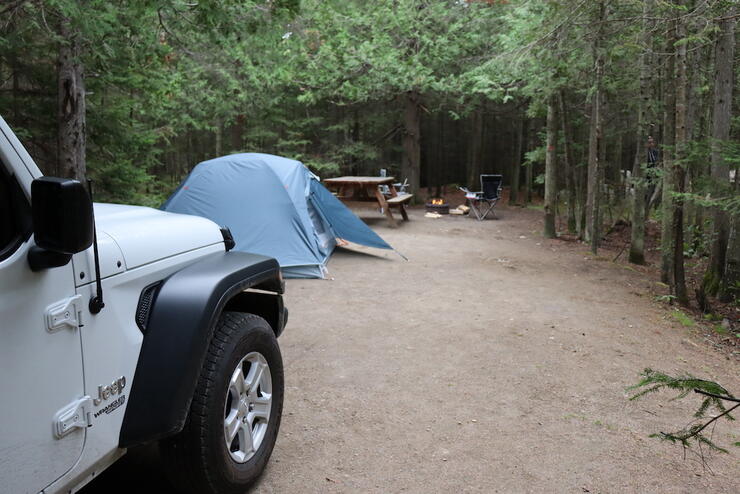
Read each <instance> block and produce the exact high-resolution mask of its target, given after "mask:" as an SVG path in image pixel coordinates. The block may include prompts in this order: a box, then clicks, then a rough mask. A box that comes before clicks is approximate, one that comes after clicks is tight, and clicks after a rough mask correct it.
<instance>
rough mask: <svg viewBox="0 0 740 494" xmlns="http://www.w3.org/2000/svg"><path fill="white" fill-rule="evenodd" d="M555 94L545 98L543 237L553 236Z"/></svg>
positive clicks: (555, 138) (555, 133)
mask: <svg viewBox="0 0 740 494" xmlns="http://www.w3.org/2000/svg"><path fill="white" fill-rule="evenodd" d="M556 104H557V101H556V96H555V95H554V94H553V95H551V96H550V97H549V98H548V100H547V143H546V146H547V148H546V154H545V231H544V235H545V238H555V205H556V202H557V192H558V187H557V174H556V170H557V168H556V164H555V161H556V159H557V153H556V150H555V143H556V142H557V133H558V126H557V121H556V118H557V115H556V109H555V108H556V106H555V105H556Z"/></svg>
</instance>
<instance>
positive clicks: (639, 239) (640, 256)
mask: <svg viewBox="0 0 740 494" xmlns="http://www.w3.org/2000/svg"><path fill="white" fill-rule="evenodd" d="M653 3H654V2H653V0H646V1H645V3H644V4H643V10H642V16H643V18H642V43H643V46H644V51H643V52H642V56H641V57H640V99H639V100H638V110H637V133H636V136H635V137H636V139H635V144H636V146H635V147H636V149H635V159H634V163H633V166H632V181H633V184H634V201H633V204H632V236H631V239H630V253H629V261H630V262H631V263H633V264H645V215H646V212H647V211H646V208H645V201H646V199H647V198H646V197H645V195H646V194H647V188H646V187H645V180H644V174H643V168H644V167H646V166H647V163H646V160H645V158H646V149H645V148H644V143H645V142H647V138H648V123H649V122H648V119H647V110H648V106H649V104H650V95H649V89H650V81H651V74H652V72H651V71H650V67H651V62H652V44H651V40H652V36H651V34H650V31H651V29H650V28H651V22H650V21H649V20H648V16H649V15H650V13H651V12H652V11H653Z"/></svg>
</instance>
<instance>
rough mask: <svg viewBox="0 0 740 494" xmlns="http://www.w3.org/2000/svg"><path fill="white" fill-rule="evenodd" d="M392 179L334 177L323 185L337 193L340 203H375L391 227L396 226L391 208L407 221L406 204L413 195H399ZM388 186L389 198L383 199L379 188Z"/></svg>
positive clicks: (383, 196)
mask: <svg viewBox="0 0 740 494" xmlns="http://www.w3.org/2000/svg"><path fill="white" fill-rule="evenodd" d="M394 181H395V178H393V177H336V178H327V179H325V180H324V184H326V186H327V187H329V188H332V189H335V190H336V191H337V198H339V199H340V200H342V201H345V202H349V201H365V202H376V203H377V204H378V206H379V207H380V209H381V211H383V213H384V214H385V216H386V218H388V222H389V223H390V224H391V226H397V223H396V220H395V218H394V217H393V213H392V212H391V208H398V209H399V210H400V212H401V217H402V218H403V219H404V221H408V219H409V216H408V214H407V213H406V204H407V203H408V202H409V201H411V198H412V197H413V196H414V195H413V194H399V193H398V191H397V190H396V188H395V187H394V185H393V182H394ZM380 185H386V186H388V191H389V194H390V197H387V198H386V197H385V195H383V193H382V192H381V191H380V188H379V186H380Z"/></svg>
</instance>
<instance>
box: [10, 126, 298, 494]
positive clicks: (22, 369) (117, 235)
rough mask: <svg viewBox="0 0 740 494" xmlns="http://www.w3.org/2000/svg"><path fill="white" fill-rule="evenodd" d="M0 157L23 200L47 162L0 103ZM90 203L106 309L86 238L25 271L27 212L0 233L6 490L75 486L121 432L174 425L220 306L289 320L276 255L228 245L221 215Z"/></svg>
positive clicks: (149, 433)
mask: <svg viewBox="0 0 740 494" xmlns="http://www.w3.org/2000/svg"><path fill="white" fill-rule="evenodd" d="M0 167H2V168H3V170H2V172H3V173H2V175H0V180H3V188H2V189H1V190H8V185H7V184H5V182H8V184H9V185H12V189H10V190H12V191H16V192H15V193H13V195H12V197H11V198H10V199H8V200H7V201H6V204H7V205H10V206H11V207H10V211H14V210H15V207H16V206H18V205H20V206H22V207H21V208H20V209H21V210H25V208H27V205H28V204H30V200H31V183H32V182H33V180H34V179H36V178H39V177H41V176H42V174H41V172H40V170H39V169H38V167H37V166H36V165H35V163H34V162H33V160H32V159H31V157H30V156H29V155H28V153H27V152H26V150H25V149H24V148H23V146H22V145H21V143H20V141H19V140H18V139H17V137H16V136H15V135H14V134H13V132H12V131H11V130H10V127H9V126H8V125H7V124H6V123H5V121H4V120H3V119H2V117H0ZM6 172H7V173H6ZM6 199H7V198H6ZM26 203H27V204H26ZM24 204H25V205H24ZM59 207H64V205H63V204H60V205H59ZM94 212H95V225H96V229H97V247H98V253H99V261H100V262H99V264H100V284H101V287H102V291H103V294H104V301H105V307H104V308H103V309H102V311H100V312H97V311H96V312H95V313H92V312H91V311H90V306H89V301H90V300H91V299H92V298H93V297H94V296H96V295H97V294H98V293H97V290H98V287H97V286H96V283H95V281H96V279H95V278H96V274H95V262H94V255H93V247H90V248H88V249H87V250H85V251H82V252H79V253H77V254H74V255H73V256H72V260H71V262H69V263H67V264H66V265H63V266H58V267H48V268H44V269H40V270H38V271H37V272H33V271H32V270H31V267H30V266H29V261H28V253H29V251H30V250H31V249H32V248H34V247H35V241H34V239H33V236H32V234H31V233H30V231H29V230H26V229H25V226H24V227H23V229H19V228H16V229H15V230H13V229H8V231H10V232H11V233H12V232H14V231H18V232H22V233H23V234H22V235H15V237H13V238H16V239H18V241H17V242H16V241H15V240H14V241H13V242H10V243H7V244H6V245H5V246H3V245H0V248H3V247H5V251H4V252H3V257H0V321H2V322H1V323H0V371H2V372H0V393H2V394H3V396H5V397H6V398H8V399H4V400H0V415H1V416H2V417H3V420H2V422H0V478H1V479H2V480H3V486H2V488H0V490H3V491H6V490H7V491H8V492H32V493H36V492H43V493H44V494H52V493H57V492H64V493H70V492H75V491H77V490H78V489H80V488H81V487H82V486H84V485H85V484H86V483H87V482H89V481H90V480H91V479H92V478H93V477H95V476H97V475H99V473H100V472H101V471H102V470H104V469H105V468H107V467H108V466H109V465H111V464H112V463H114V462H115V461H116V460H117V459H118V458H120V457H121V456H122V455H123V454H125V452H126V450H125V448H124V447H122V445H124V444H125V445H129V444H135V443H140V442H146V441H151V440H154V439H157V438H160V437H165V436H167V435H169V434H173V433H176V432H178V431H179V430H181V428H182V425H183V423H184V420H185V418H186V416H187V412H188V409H189V405H190V400H191V397H192V392H193V389H194V387H195V383H196V380H197V376H198V374H199V373H200V370H201V366H202V362H203V360H204V355H205V352H206V351H207V348H208V344H209V340H210V338H211V335H212V331H213V326H214V323H215V321H216V320H217V318H218V317H219V315H220V312H221V311H222V310H223V309H224V308H226V309H227V310H236V311H240V310H241V311H247V310H249V311H253V313H255V314H258V315H260V316H262V317H264V318H265V319H266V320H267V321H269V322H270V324H271V325H272V326H273V329H274V330H275V331H276V333H279V332H280V331H281V330H282V327H283V326H284V324H285V321H286V317H287V311H285V310H284V308H283V303H282V298H281V295H280V293H282V288H283V286H282V280H281V278H280V274H279V272H280V271H279V266H278V264H277V261H275V260H274V259H271V258H268V257H264V256H257V255H251V254H245V253H241V252H225V242H224V238H225V237H224V235H223V234H222V232H221V229H220V227H219V226H218V225H216V224H215V223H213V222H211V221H209V220H207V219H204V218H200V217H195V216H188V215H179V214H174V213H167V212H163V211H159V210H155V209H151V208H144V207H135V206H120V205H108V204H95V205H94ZM29 214H30V213H29ZM29 222H30V220H29ZM153 284H157V285H158V286H160V289H159V290H160V291H159V293H158V296H157V299H156V300H154V305H153V307H152V308H151V311H150V315H149V324H148V326H147V330H146V332H143V331H142V329H140V327H139V325H138V324H137V308H138V306H139V304H140V299H141V296H142V291H143V290H144V289H145V288H146V287H148V286H151V285H153ZM247 288H259V289H260V290H263V291H260V292H254V291H250V292H244V290H245V289H247ZM265 290H269V291H271V292H277V293H267V292H265ZM59 321H61V323H60V322H59ZM70 411H71V412H72V413H71V414H70ZM78 411H79V413H77V412H78ZM69 417H74V419H69ZM68 420H69V421H72V420H74V421H72V422H69V423H71V424H72V425H70V426H69V431H67V424H68ZM147 422H151V423H147ZM60 429H64V431H65V432H64V433H62V434H60V433H59V430H60Z"/></svg>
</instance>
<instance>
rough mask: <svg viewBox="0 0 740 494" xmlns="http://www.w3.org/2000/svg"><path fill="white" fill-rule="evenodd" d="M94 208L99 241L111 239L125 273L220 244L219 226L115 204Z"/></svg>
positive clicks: (193, 218)
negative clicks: (119, 254) (117, 250)
mask: <svg viewBox="0 0 740 494" xmlns="http://www.w3.org/2000/svg"><path fill="white" fill-rule="evenodd" d="M94 207H95V225H96V227H97V230H98V240H99V241H100V240H105V239H106V237H110V239H111V240H112V242H114V243H115V244H116V245H117V246H118V248H120V252H121V255H122V256H123V259H124V263H125V269H133V268H136V267H138V266H142V265H144V264H148V263H150V262H154V261H157V260H159V259H164V258H166V257H171V256H174V255H177V254H181V253H183V252H188V251H191V250H194V249H198V248H201V247H205V246H208V245H213V244H216V243H221V242H223V236H222V235H221V230H220V229H219V227H218V225H216V224H215V223H213V222H212V221H210V220H207V219H205V218H200V217H198V216H190V215H185V214H175V213H167V212H164V211H159V210H157V209H152V208H145V207H139V206H123V205H118V204H98V203H96V204H95V205H94ZM101 233H102V234H101ZM103 276H105V275H103Z"/></svg>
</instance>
